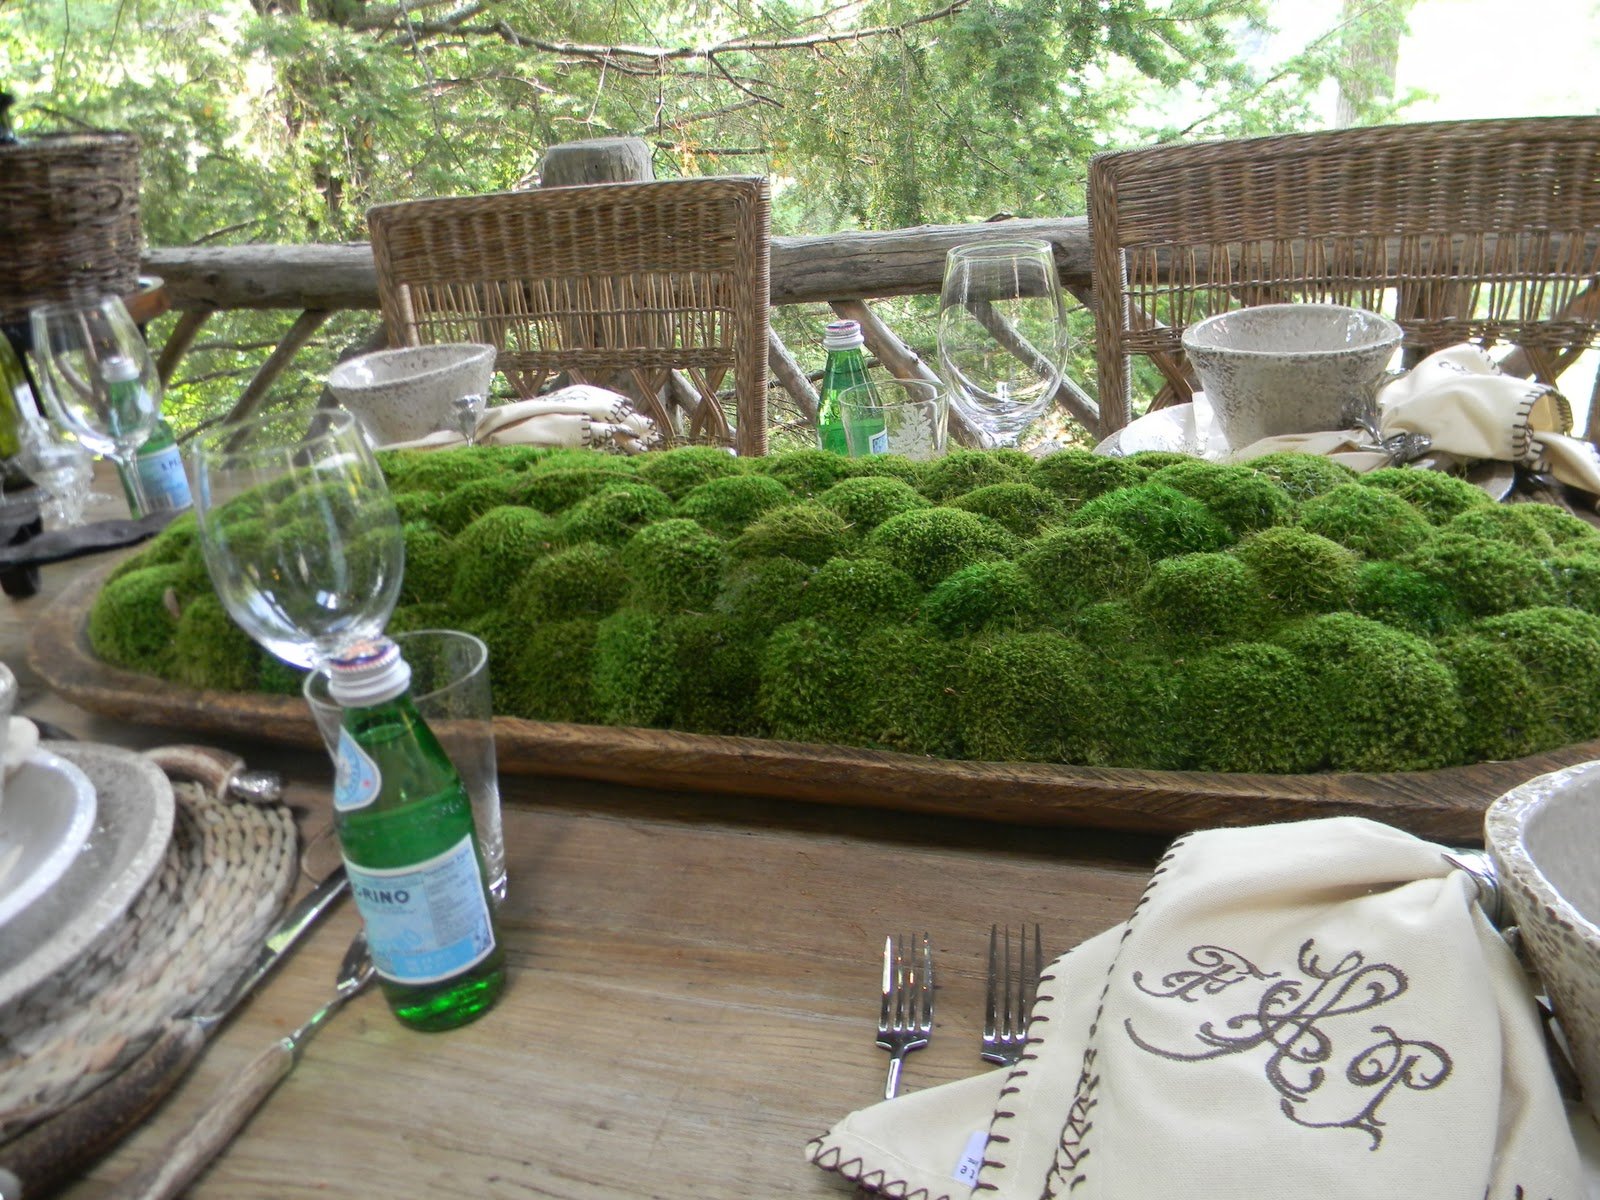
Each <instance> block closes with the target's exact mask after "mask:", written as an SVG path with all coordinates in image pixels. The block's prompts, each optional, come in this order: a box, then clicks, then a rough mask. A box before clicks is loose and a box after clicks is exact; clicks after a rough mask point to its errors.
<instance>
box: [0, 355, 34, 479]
mask: <svg viewBox="0 0 1600 1200" xmlns="http://www.w3.org/2000/svg"><path fill="white" fill-rule="evenodd" d="M37 411H38V409H37V408H35V407H34V403H33V389H32V388H31V387H29V386H28V376H27V374H26V373H24V371H23V369H22V359H21V358H19V357H18V356H17V352H16V350H15V349H14V348H13V347H12V345H11V339H10V338H8V337H7V336H6V335H5V334H4V333H3V332H0V460H6V461H9V460H10V459H13V458H15V457H16V456H17V455H18V454H19V453H20V452H21V450H22V423H23V422H24V421H25V420H27V419H28V417H29V416H30V415H32V414H34V413H36V412H37Z"/></svg>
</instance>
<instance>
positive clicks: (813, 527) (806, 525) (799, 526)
mask: <svg viewBox="0 0 1600 1200" xmlns="http://www.w3.org/2000/svg"><path fill="white" fill-rule="evenodd" d="M850 543H851V530H850V527H849V526H848V525H846V524H845V522H844V518H843V517H841V516H840V515H839V514H838V513H836V512H834V511H833V510H832V509H831V508H825V507H824V506H823V505H822V504H820V503H818V502H816V501H812V502H809V503H806V504H794V505H790V506H789V507H787V508H779V509H774V510H773V511H771V512H769V513H768V514H767V515H766V516H764V517H762V518H761V519H760V520H759V521H757V522H755V523H754V524H753V525H751V526H750V527H749V528H748V529H746V530H745V531H744V532H743V533H741V534H740V535H739V536H738V537H737V538H735V539H734V541H733V554H734V557H736V558H792V559H794V560H795V561H796V562H803V563H809V564H811V565H812V566H814V567H815V566H821V565H822V564H823V563H825V562H827V561H828V560H829V559H830V558H833V557H834V556H835V555H837V554H841V553H843V552H844V550H845V549H846V548H847V547H848V546H849V545H850Z"/></svg>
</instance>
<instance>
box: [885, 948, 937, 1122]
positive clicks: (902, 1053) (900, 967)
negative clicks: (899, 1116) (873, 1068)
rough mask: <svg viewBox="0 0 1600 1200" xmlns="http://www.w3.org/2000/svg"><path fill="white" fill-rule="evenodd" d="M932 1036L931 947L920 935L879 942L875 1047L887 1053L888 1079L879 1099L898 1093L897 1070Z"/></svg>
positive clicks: (898, 1077) (889, 1098) (898, 1071)
mask: <svg viewBox="0 0 1600 1200" xmlns="http://www.w3.org/2000/svg"><path fill="white" fill-rule="evenodd" d="M932 1033H933V946H932V945H931V944H930V943H929V941H928V935H927V934H926V933H924V934H923V935H922V937H921V939H920V940H917V941H914V940H913V939H912V938H910V937H904V938H899V937H887V938H884V939H883V1010H882V1013H881V1014H880V1016H879V1017H878V1045H880V1046H882V1047H883V1048H884V1049H885V1050H887V1051H888V1052H889V1077H888V1079H887V1080H885V1082H884V1085H883V1098H884V1099H885V1100H893V1099H894V1097H895V1093H896V1092H898V1091H899V1090H900V1068H901V1065H902V1064H903V1063H904V1062H905V1058H906V1055H907V1054H909V1053H911V1051H913V1050H920V1049H922V1048H923V1047H924V1046H926V1045H927V1044H928V1038H929V1036H930V1035H931V1034H932Z"/></svg>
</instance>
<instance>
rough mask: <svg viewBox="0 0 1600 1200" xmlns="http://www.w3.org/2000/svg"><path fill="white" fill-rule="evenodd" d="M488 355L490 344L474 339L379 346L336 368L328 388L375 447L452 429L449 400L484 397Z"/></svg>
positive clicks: (488, 377)
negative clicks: (471, 340) (383, 348)
mask: <svg viewBox="0 0 1600 1200" xmlns="http://www.w3.org/2000/svg"><path fill="white" fill-rule="evenodd" d="M494 357H495V349H494V347H493V346H488V345H482V344H479V343H476V342H450V343H443V344H441V345H437V346H407V347H405V348H404V349H401V350H379V351H377V352H376V353H374V354H363V355H361V356H360V357H358V358H352V359H349V360H348V361H346V362H342V363H340V364H339V365H338V366H336V367H335V368H334V369H333V370H332V371H330V372H329V373H328V390H329V391H331V392H332V393H333V394H334V396H336V397H337V398H338V400H339V403H340V404H342V405H344V406H345V407H346V408H348V409H349V410H350V411H351V412H352V413H354V414H355V416H356V419H357V420H358V421H360V422H361V424H362V426H363V427H364V428H365V429H366V431H367V432H368V433H369V434H371V435H372V440H373V441H374V442H375V443H376V444H377V445H379V446H387V445H390V444H392V443H394V442H409V441H413V440H415V439H416V438H420V437H426V436H427V435H428V434H430V433H433V432H434V431H435V430H439V429H453V428H455V424H454V413H453V412H452V410H451V407H450V406H451V404H452V402H454V401H455V400H458V399H460V398H461V397H462V396H469V395H473V394H477V395H480V396H486V395H488V392H489V381H490V380H491V379H492V378H493V377H494Z"/></svg>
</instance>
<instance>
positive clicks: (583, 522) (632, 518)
mask: <svg viewBox="0 0 1600 1200" xmlns="http://www.w3.org/2000/svg"><path fill="white" fill-rule="evenodd" d="M671 511H672V501H671V500H669V499H667V496H666V493H664V492H662V491H661V490H660V489H658V488H653V487H651V486H650V485H649V484H647V483H627V482H618V483H610V484H607V485H606V486H605V487H604V488H602V489H601V490H600V491H598V492H596V493H595V494H594V495H592V496H589V497H588V498H587V499H584V500H580V501H578V502H577V503H576V504H574V505H573V506H572V507H571V508H569V509H568V510H567V511H566V513H564V514H563V515H562V517H561V521H560V523H559V525H558V526H557V529H558V531H559V533H560V537H561V540H562V541H564V542H568V543H572V544H576V543H579V542H601V543H603V544H605V545H607V546H620V545H622V544H623V543H624V542H626V541H627V540H628V539H629V538H631V537H632V536H633V535H634V534H635V533H637V532H638V531H639V530H640V529H643V528H644V527H645V526H646V525H648V524H650V522H652V521H658V520H660V519H661V518H662V517H664V516H666V515H667V514H668V513H670V512H671Z"/></svg>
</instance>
